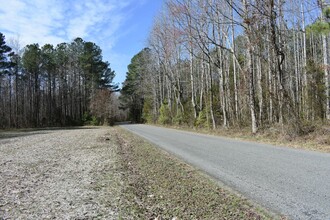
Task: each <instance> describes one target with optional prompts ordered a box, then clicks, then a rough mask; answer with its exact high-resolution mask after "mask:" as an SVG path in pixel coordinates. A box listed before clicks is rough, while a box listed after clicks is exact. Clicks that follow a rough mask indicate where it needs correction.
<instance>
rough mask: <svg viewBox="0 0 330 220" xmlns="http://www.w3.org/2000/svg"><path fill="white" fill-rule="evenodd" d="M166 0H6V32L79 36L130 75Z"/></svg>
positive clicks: (1, 20)
mask: <svg viewBox="0 0 330 220" xmlns="http://www.w3.org/2000/svg"><path fill="white" fill-rule="evenodd" d="M162 2H163V1H162V0H0V5H1V7H0V32H2V33H3V34H4V35H5V36H6V41H7V42H8V41H9V39H17V38H18V39H19V41H20V44H21V46H22V47H23V46H25V45H27V44H31V43H39V45H41V46H42V45H44V44H46V43H51V44H54V45H56V44H58V43H62V42H70V41H71V40H73V39H74V38H76V37H81V38H83V39H84V40H85V41H92V42H95V43H96V44H97V45H99V46H100V47H101V48H102V50H103V57H104V60H106V61H109V62H110V64H111V68H112V69H113V70H115V72H116V78H115V82H117V83H122V82H123V81H124V80H125V75H126V71H127V65H128V64H129V63H130V60H131V58H132V57H133V56H134V55H135V54H136V53H138V52H139V51H140V50H141V49H142V48H144V47H145V46H146V41H147V37H148V35H149V31H150V29H151V26H152V22H153V19H154V17H155V16H156V14H157V13H158V12H159V10H160V8H161V6H162Z"/></svg>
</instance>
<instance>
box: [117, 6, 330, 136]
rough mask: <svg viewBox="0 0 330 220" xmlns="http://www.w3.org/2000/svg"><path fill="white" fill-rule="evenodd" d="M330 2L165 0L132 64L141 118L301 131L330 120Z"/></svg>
mask: <svg viewBox="0 0 330 220" xmlns="http://www.w3.org/2000/svg"><path fill="white" fill-rule="evenodd" d="M329 6H330V4H329V2H328V1H324V0H311V1H305V0H166V1H165V4H164V7H163V9H162V10H161V11H160V13H159V14H158V16H157V17H156V18H155V20H154V24H153V27H152V29H151V31H150V34H149V38H148V45H147V47H146V48H145V49H143V50H142V51H141V52H139V53H138V54H136V55H135V56H134V57H133V58H132V61H131V64H130V65H129V66H128V72H127V76H126V80H125V82H124V83H123V88H122V91H121V97H120V99H121V103H122V107H125V108H128V109H129V111H130V119H131V120H133V121H135V122H149V123H160V124H165V125H166V124H170V125H188V126H195V127H204V128H210V129H216V128H219V127H223V128H226V129H227V128H233V127H234V128H240V127H250V128H251V132H252V133H257V132H258V131H259V130H260V129H265V128H268V127H272V126H280V127H282V128H288V129H290V130H291V131H292V132H293V133H295V134H298V135H299V134H304V133H306V132H308V129H309V126H308V125H310V124H312V123H313V124H317V123H319V124H326V123H329V120H330V99H329V81H330V78H329V70H330V67H329V58H330V57H329V39H330V38H329V33H330V23H329V22H330V7H329Z"/></svg>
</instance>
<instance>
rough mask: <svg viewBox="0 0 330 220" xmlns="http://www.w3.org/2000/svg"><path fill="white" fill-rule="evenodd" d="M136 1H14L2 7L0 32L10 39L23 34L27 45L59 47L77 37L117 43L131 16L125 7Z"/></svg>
mask: <svg viewBox="0 0 330 220" xmlns="http://www.w3.org/2000/svg"><path fill="white" fill-rule="evenodd" d="M133 2H134V0H92V1H91V0H80V1H68V0H47V1H45V0H11V1H7V2H6V4H2V6H1V8H0V23H1V26H0V31H1V32H3V33H4V34H5V35H6V36H7V37H15V36H17V35H19V36H20V38H21V39H22V41H23V43H24V44H29V43H40V44H45V43H52V44H57V43H60V42H64V41H70V40H72V39H74V38H76V37H82V38H88V39H91V40H94V39H95V40H98V39H99V40H101V39H108V40H109V41H110V42H113V43H114V42H115V40H116V33H117V31H118V30H119V29H120V27H121V25H122V24H123V23H124V22H125V19H126V18H127V16H128V15H127V12H126V10H125V8H127V7H128V6H130V5H131V4H133ZM113 43H112V44H113ZM110 45H111V44H110Z"/></svg>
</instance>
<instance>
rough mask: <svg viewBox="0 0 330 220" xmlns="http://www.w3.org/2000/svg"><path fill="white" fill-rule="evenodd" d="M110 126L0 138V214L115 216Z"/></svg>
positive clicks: (117, 185) (15, 216)
mask: <svg viewBox="0 0 330 220" xmlns="http://www.w3.org/2000/svg"><path fill="white" fill-rule="evenodd" d="M109 129H110V128H100V129H70V130H55V131H36V132H34V133H33V135H30V134H29V135H26V136H25V135H20V136H17V135H13V136H10V137H9V138H4V139H0V166H1V169H0V219H50V218H57V219H95V218H99V219H118V206H117V204H118V201H119V197H120V176H119V175H117V174H116V172H115V171H116V170H117V167H116V163H117V156H116V153H117V148H116V145H114V144H113V142H112V141H111V140H110V138H109V136H110V134H109V132H110V130H109Z"/></svg>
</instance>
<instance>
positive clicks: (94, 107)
mask: <svg viewBox="0 0 330 220" xmlns="http://www.w3.org/2000/svg"><path fill="white" fill-rule="evenodd" d="M0 40H1V41H0V48H1V49H0V55H1V60H0V61H1V65H0V115H1V116H0V128H21V127H45V126H72V125H82V124H84V123H86V122H88V121H91V123H93V124H95V125H96V124H104V123H110V121H111V120H112V117H113V115H114V113H113V112H114V110H113V109H111V108H112V106H115V107H117V106H116V105H115V104H113V103H110V102H111V96H113V94H112V93H113V92H114V91H117V90H118V86H116V85H114V84H113V82H112V81H113V78H114V76H115V72H114V71H113V70H112V69H111V68H110V64H109V63H108V62H106V61H103V58H102V50H101V48H100V47H99V46H97V45H96V44H95V43H93V42H86V41H84V40H83V39H81V38H76V39H75V40H73V41H72V42H71V43H61V44H58V45H56V46H53V45H51V44H46V45H44V46H42V47H40V46H39V45H38V44H30V45H27V46H26V47H24V48H21V47H20V45H19V42H18V41H15V40H13V41H12V42H11V43H10V44H11V45H12V46H11V47H12V48H11V47H9V46H8V44H7V43H6V41H5V36H4V35H2V34H0ZM100 109H101V110H100Z"/></svg>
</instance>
